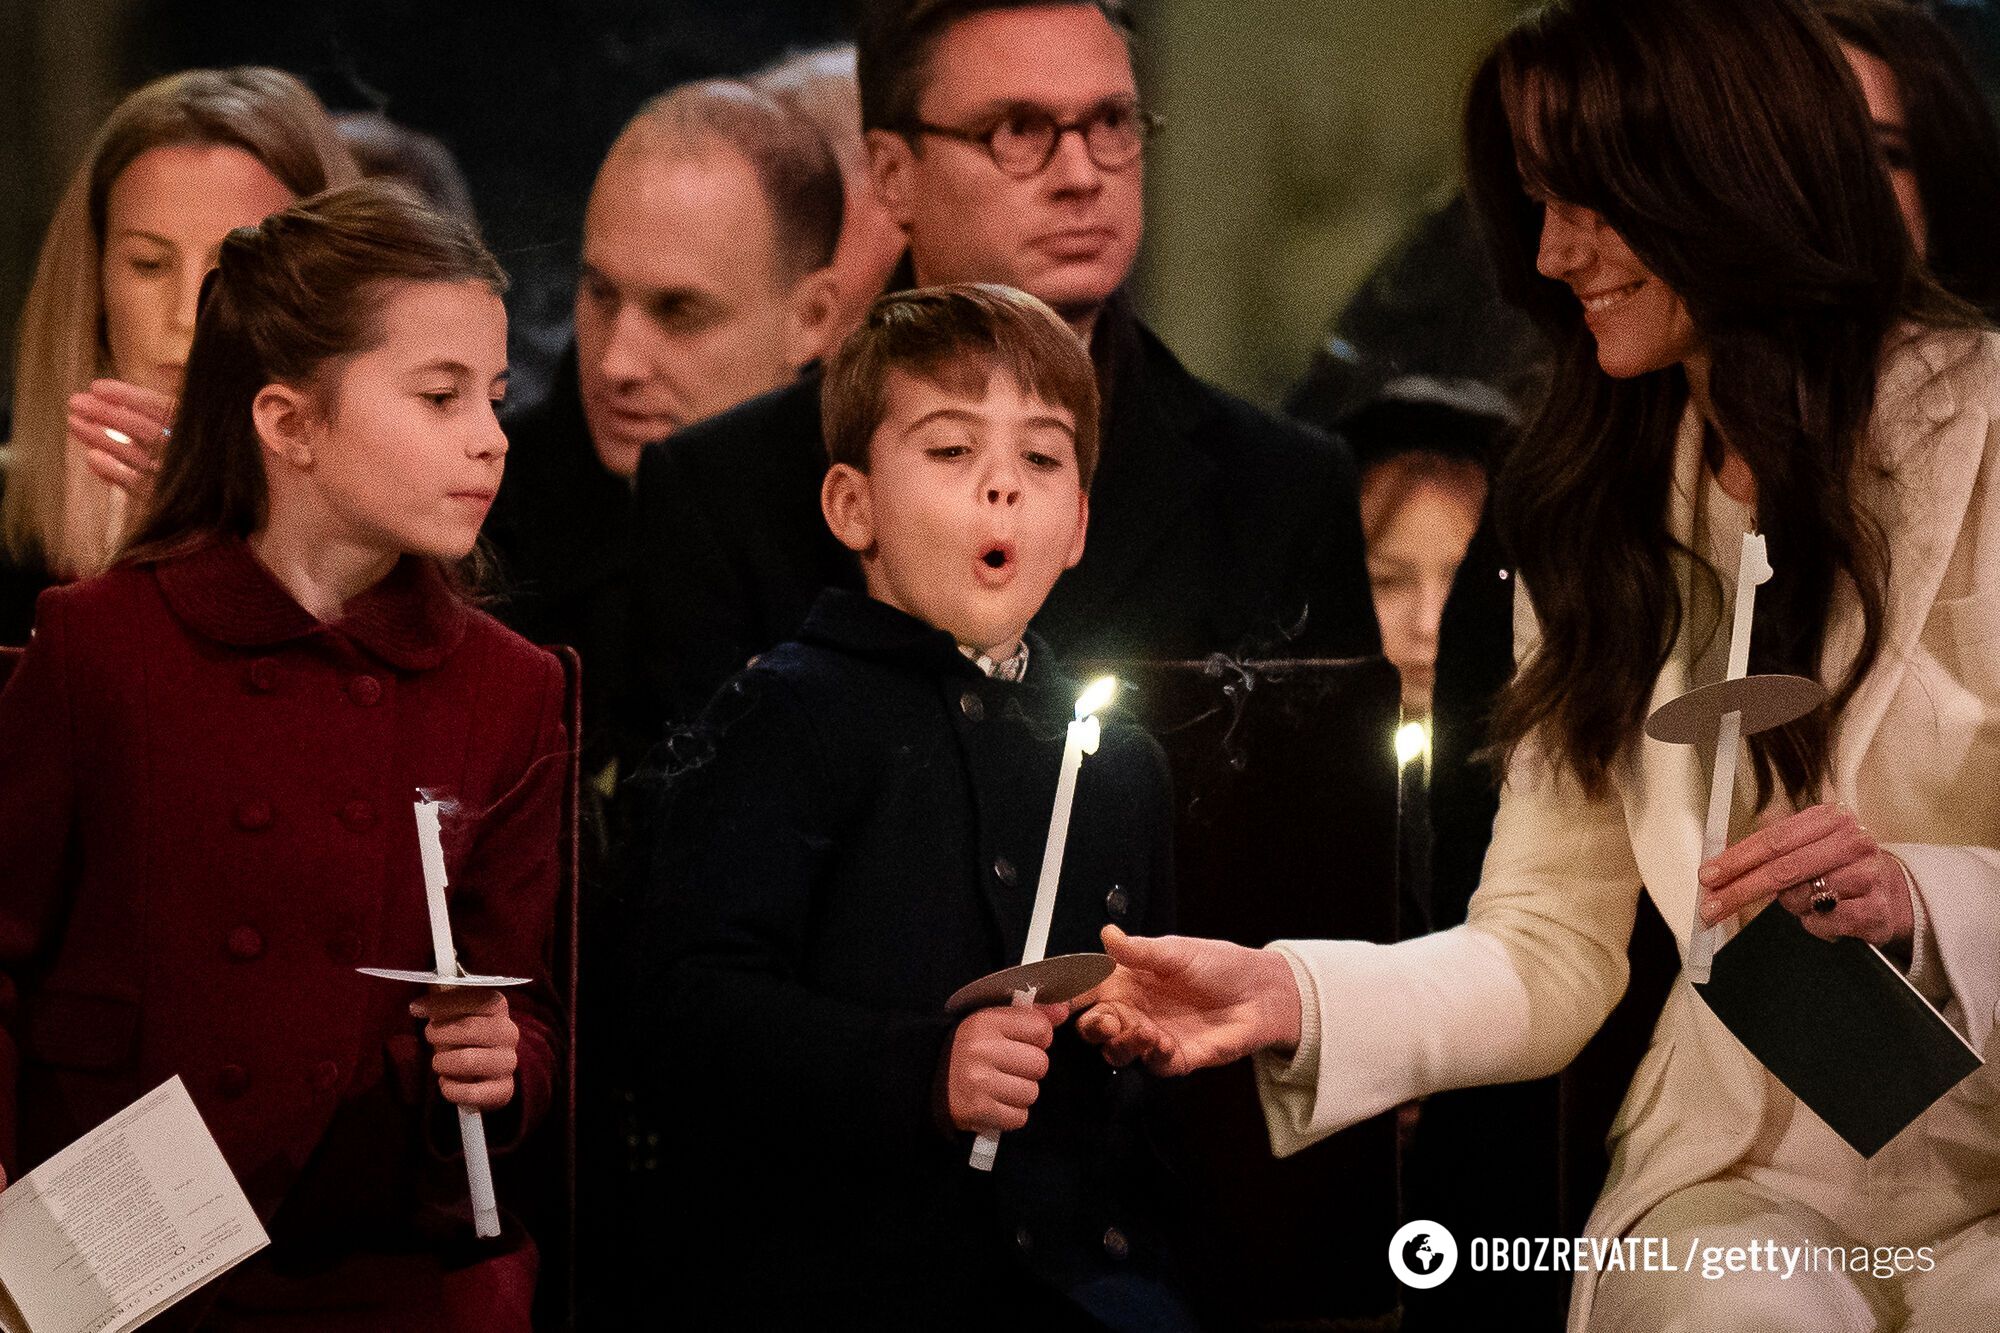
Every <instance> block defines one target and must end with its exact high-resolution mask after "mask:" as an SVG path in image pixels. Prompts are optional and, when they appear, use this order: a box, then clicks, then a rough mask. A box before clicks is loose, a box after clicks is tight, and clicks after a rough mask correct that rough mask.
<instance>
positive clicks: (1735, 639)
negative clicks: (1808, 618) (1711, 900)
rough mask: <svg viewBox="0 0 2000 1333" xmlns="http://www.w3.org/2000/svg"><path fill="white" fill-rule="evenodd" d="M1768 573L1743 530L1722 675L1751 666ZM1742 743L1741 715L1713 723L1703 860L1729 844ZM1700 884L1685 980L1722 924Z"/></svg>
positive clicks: (1759, 547) (1698, 977)
mask: <svg viewBox="0 0 2000 1333" xmlns="http://www.w3.org/2000/svg"><path fill="white" fill-rule="evenodd" d="M1770 578H1771V562H1770V559H1769V557H1768V555H1767V554H1766V551H1765V548H1764V538H1763V535H1762V534H1761V533H1755V532H1746V533H1744V534H1743V551H1742V554H1741V555H1740V556H1739V557H1738V558H1737V563H1736V620H1735V623H1734V624H1733V625H1732V626H1731V627H1730V631H1729V670H1728V673H1727V674H1726V675H1725V676H1724V677H1723V679H1725V680H1741V679H1743V677H1744V676H1745V675H1747V674H1749V671H1750V621H1751V618H1752V616H1753V614H1754V613H1755V610H1756V606H1757V585H1758V584H1760V583H1765V582H1768V581H1769V580H1770ZM1742 745H1743V714H1742V713H1740V712H1728V713H1724V714H1723V715H1722V718H1721V720H1720V721H1719V722H1717V724H1716V728H1715V766H1714V768H1713V769H1711V770H1710V774H1711V776H1710V780H1709V787H1708V823H1707V825H1706V826H1705V827H1704V828H1703V829H1702V837H1701V859H1702V860H1703V861H1704V862H1707V861H1712V860H1714V859H1715V858H1716V857H1718V856H1720V855H1722V851H1723V849H1724V848H1725V847H1727V846H1728V845H1729V814H1730V811H1731V810H1732V809H1733V808H1734V806H1735V804H1736V760H1737V752H1738V751H1739V750H1740V749H1741V748H1742ZM1701 896H1702V888H1701V884H1700V882H1699V881H1697V882H1696V884H1695V893H1694V897H1695V917H1694V925H1693V927H1692V928H1691V931H1690V933H1689V935H1688V952H1687V974H1688V980H1689V981H1697V982H1706V981H1707V980H1708V979H1709V968H1710V965H1711V964H1712V963H1713V962H1714V961H1715V951H1716V949H1717V948H1718V947H1720V945H1721V942H1722V923H1721V922H1720V921H1718V922H1716V923H1715V924H1714V925H1712V926H1710V925H1704V924H1703V923H1702V919H1701Z"/></svg>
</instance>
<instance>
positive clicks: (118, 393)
mask: <svg viewBox="0 0 2000 1333" xmlns="http://www.w3.org/2000/svg"><path fill="white" fill-rule="evenodd" d="M173 419H174V400H173V399H171V398H169V397H167V396H166V395H165V394H162V393H156V392H154V391H153V390H151V389H142V388H140V387H139V386H138V385H136V384H127V383H125V381H123V380H92V381H91V382H90V387H89V388H88V389H85V390H84V391H83V392H81V393H73V394H71V395H70V396H69V437H70V439H71V440H72V441H74V442H75V443H76V445H77V446H78V447H79V448H81V449H82V450H83V456H84V462H85V463H86V464H87V465H88V466H89V468H90V470H91V471H92V472H94V473H96V474H97V475H98V476H99V477H101V478H103V479H104V480H105V481H108V482H110V483H111V484H112V485H113V486H116V487H118V488H119V489H120V490H122V491H125V492H127V493H129V494H131V495H132V496H134V497H135V498H144V496H145V494H146V492H147V490H148V489H150V488H151V486H152V484H153V476H154V474H155V473H157V472H158V471H159V470H160V455H161V452H162V451H163V450H164V449H165V448H166V444H167V440H168V438H169V431H168V428H169V426H170V425H171V424H172V422H173Z"/></svg>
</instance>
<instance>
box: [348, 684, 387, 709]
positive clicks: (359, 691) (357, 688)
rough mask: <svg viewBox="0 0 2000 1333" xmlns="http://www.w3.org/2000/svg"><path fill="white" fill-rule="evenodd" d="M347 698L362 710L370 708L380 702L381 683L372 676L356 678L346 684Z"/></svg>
mask: <svg viewBox="0 0 2000 1333" xmlns="http://www.w3.org/2000/svg"><path fill="white" fill-rule="evenodd" d="M347 697H348V698H350V699H352V700H353V701H354V702H355V703H357V704H360V705H361V706H362V707H363V708H372V707H374V706H375V705H376V704H378V703H380V702H381V701H382V682H381V681H379V680H377V679H375V677H373V676H356V677H355V678H354V679H353V680H350V681H348V682H347Z"/></svg>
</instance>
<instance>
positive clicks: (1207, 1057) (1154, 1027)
mask: <svg viewBox="0 0 2000 1333" xmlns="http://www.w3.org/2000/svg"><path fill="white" fill-rule="evenodd" d="M1103 938H1104V951H1105V952H1106V953H1108V954H1110V955H1111V959H1112V961H1113V962H1115V963H1116V964H1117V965H1118V967H1117V970H1116V971H1114V972H1113V973H1112V974H1111V975H1110V976H1109V977H1107V978H1105V980H1104V982H1103V984H1101V985H1100V986H1098V987H1097V989H1096V990H1094V991H1092V992H1090V994H1088V995H1086V996H1084V997H1083V998H1082V999H1080V1000H1078V1001H1077V1002H1076V1003H1077V1006H1078V1007H1079V1008H1084V1007H1085V1006H1088V1008H1085V1012H1084V1013H1083V1016H1082V1017H1080V1018H1078V1019H1077V1021H1076V1030H1077V1033H1078V1035H1080V1036H1081V1037H1082V1038H1083V1039H1084V1040H1085V1041H1088V1042H1091V1043H1093V1044H1095V1045H1097V1046H1100V1047H1102V1048H1103V1049H1104V1058H1105V1059H1106V1060H1109V1061H1110V1062H1111V1063H1112V1064H1114V1065H1126V1064H1130V1063H1131V1062H1132V1061H1134V1060H1143V1061H1144V1062H1145V1065H1146V1068H1148V1069H1150V1070H1152V1071H1153V1072H1154V1073H1156V1074H1167V1075H1179V1074H1188V1073H1192V1072H1194V1071H1195V1070H1197V1069H1207V1068H1209V1067H1210V1066H1212V1065H1226V1064H1229V1063H1231V1062H1232V1061H1235V1060H1240V1059H1242V1058H1243V1057H1244V1056H1246V1055H1250V1054H1253V1053H1255V1052H1257V1051H1261V1050H1265V1049H1267V1048H1268V1049H1271V1050H1276V1051H1281V1052H1283V1051H1291V1050H1295V1049H1297V1047H1298V1044H1299V1027H1300V1022H1301V1011H1300V999H1299V988H1298V984H1297V982H1295V981H1294V980H1293V978H1292V968H1291V964H1289V963H1287V962H1286V961H1285V960H1284V958H1283V957H1281V956H1280V955H1278V954H1276V953H1273V952H1271V951H1270V950H1268V949H1246V948H1244V947H1243V946H1242V945H1240V944H1231V943H1229V942H1228V941H1226V940H1204V939H1196V938H1194V937H1192V936H1185V935H1164V936H1161V937H1160V938H1158V939H1141V938H1138V937H1135V936H1131V935H1127V934H1126V933H1125V932H1124V931H1122V930H1120V929H1118V927H1116V926H1106V927H1105V928H1104V937H1103Z"/></svg>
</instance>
